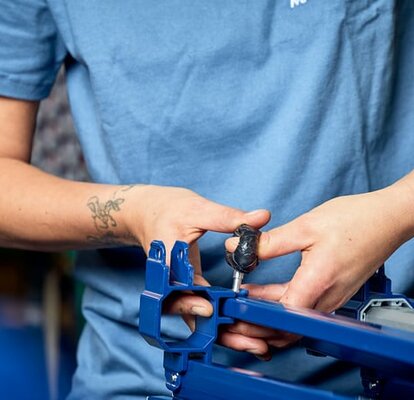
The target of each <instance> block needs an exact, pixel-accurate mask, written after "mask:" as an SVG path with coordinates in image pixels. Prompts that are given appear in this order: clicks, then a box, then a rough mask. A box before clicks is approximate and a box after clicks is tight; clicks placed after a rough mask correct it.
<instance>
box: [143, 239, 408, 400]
mask: <svg viewBox="0 0 414 400" xmlns="http://www.w3.org/2000/svg"><path fill="white" fill-rule="evenodd" d="M165 256H166V254H165V247H164V245H163V243H162V242H159V241H155V242H153V243H152V245H151V250H150V253H149V257H148V261H147V271H146V274H147V275H146V289H145V291H144V293H143V294H142V295H141V316H140V327H139V328H140V332H141V334H142V335H143V336H144V337H145V339H146V340H147V341H148V342H149V343H150V344H152V345H155V346H158V347H160V348H162V349H164V368H165V376H166V384H167V387H168V388H169V389H170V390H171V391H172V392H173V393H174V398H177V399H193V398H194V399H225V398H226V399H228V398H238V399H251V398H252V397H253V396H260V398H264V399H267V398H269V399H270V398H272V399H277V398H283V399H285V398H289V399H303V398H307V399H308V398H309V399H328V398H329V399H344V398H345V397H343V396H339V395H336V394H333V393H330V392H326V391H321V390H317V389H314V388H311V387H305V386H300V385H293V384H289V383H286V382H282V381H279V380H271V379H267V378H265V377H262V376H257V375H255V374H253V375H252V374H251V373H249V374H246V373H242V372H240V371H233V370H229V369H226V368H223V367H221V366H217V365H214V364H212V352H213V344H214V342H215V340H216V338H217V332H218V327H219V326H220V325H222V324H231V323H233V322H234V321H235V320H242V321H246V322H251V323H255V324H258V325H261V326H267V327H270V328H275V329H280V330H284V331H287V332H291V333H295V334H299V335H302V336H304V339H303V344H304V345H305V346H306V347H307V348H309V349H311V350H313V351H317V352H318V353H321V354H323V355H331V356H333V357H336V358H338V359H342V360H347V361H352V362H354V363H356V364H358V365H360V366H361V367H364V368H363V376H362V378H363V382H365V384H366V388H367V395H372V396H376V395H379V394H381V391H384V390H385V389H386V390H388V391H390V390H392V389H390V388H397V390H400V392H401V393H408V392H409V393H411V394H412V393H414V385H413V382H414V334H412V333H409V332H405V331H401V330H397V329H393V328H388V327H384V326H379V325H374V324H367V323H362V322H359V321H357V320H352V319H350V318H345V317H342V316H336V315H330V314H324V313H320V312H318V311H314V310H308V309H302V308H294V307H286V306H284V305H282V304H280V303H272V302H266V301H260V300H254V299H249V298H247V295H248V293H247V291H245V290H244V291H241V292H240V293H234V292H233V291H232V290H229V289H225V288H219V287H204V286H196V285H194V283H193V277H194V272H193V268H192V266H191V264H190V263H189V260H188V245H187V244H186V243H183V242H177V243H176V244H175V246H174V248H173V250H172V253H171V267H170V268H169V267H168V266H167V265H166V262H165V259H166V257H165ZM384 277H385V275H384ZM377 278H378V280H377V283H378V282H380V281H381V279H382V283H383V284H385V286H383V287H382V288H383V289H384V288H385V289H387V288H390V286H389V283H388V282H387V281H384V279H383V277H382V275H381V276H378V277H377ZM384 282H385V283H384ZM387 290H388V289H387ZM387 290H384V292H386V294H387V295H390V293H389V292H390V289H389V290H388V292H387ZM177 291H193V292H197V293H200V295H202V296H204V297H205V298H207V299H209V300H210V302H211V304H212V306H213V315H212V317H210V318H199V317H198V318H197V319H196V329H195V331H194V333H193V334H192V335H191V336H190V337H188V338H187V339H185V340H183V341H179V342H169V341H166V340H165V339H164V338H163V337H162V333H161V316H162V306H163V303H164V301H165V300H166V299H167V298H168V297H169V296H170V295H172V294H173V293H175V292H177ZM361 303H362V302H361ZM247 388H248V389H247ZM266 393H270V394H269V395H266ZM413 398H414V397H413Z"/></svg>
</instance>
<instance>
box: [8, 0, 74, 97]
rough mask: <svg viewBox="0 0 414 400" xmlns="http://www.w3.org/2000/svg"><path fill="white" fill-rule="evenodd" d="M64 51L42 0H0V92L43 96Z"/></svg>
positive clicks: (61, 59)
mask: <svg viewBox="0 0 414 400" xmlns="http://www.w3.org/2000/svg"><path fill="white" fill-rule="evenodd" d="M65 55H66V48H65V45H64V43H63V40H62V38H61V36H60V34H59V32H58V30H57V27H56V24H55V21H54V19H53V17H52V14H51V12H50V10H49V7H48V6H47V4H46V2H45V0H0V95H2V96H7V97H13V98H19V99H25V100H41V99H43V98H45V97H47V96H48V95H49V93H50V90H51V88H52V86H53V83H54V81H55V78H56V74H57V71H58V70H59V67H60V66H61V64H62V62H63V59H64V58H65Z"/></svg>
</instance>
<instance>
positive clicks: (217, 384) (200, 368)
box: [175, 361, 350, 400]
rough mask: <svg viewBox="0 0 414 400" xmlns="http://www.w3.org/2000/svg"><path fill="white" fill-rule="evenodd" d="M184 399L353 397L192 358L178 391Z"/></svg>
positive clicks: (315, 399) (341, 399)
mask: <svg viewBox="0 0 414 400" xmlns="http://www.w3.org/2000/svg"><path fill="white" fill-rule="evenodd" d="M175 396H176V398H177V399H180V400H190V399H191V400H194V399H197V400H211V399H215V400H229V399H237V400H252V399H255V398H258V399H260V400H286V399H289V400H303V399H306V400H321V399H323V400H332V399H335V400H349V399H350V397H346V396H339V395H337V394H334V393H332V392H329V391H326V390H320V389H313V388H310V387H307V386H305V385H299V384H293V383H289V382H284V381H280V380H279V381H275V380H274V379H271V378H266V377H265V376H263V375H261V374H258V373H252V372H251V371H243V370H241V369H231V368H226V367H223V366H220V365H217V364H206V363H203V362H200V361H189V363H188V369H187V371H186V373H185V375H183V377H182V381H181V388H180V390H179V391H178V392H177V393H175Z"/></svg>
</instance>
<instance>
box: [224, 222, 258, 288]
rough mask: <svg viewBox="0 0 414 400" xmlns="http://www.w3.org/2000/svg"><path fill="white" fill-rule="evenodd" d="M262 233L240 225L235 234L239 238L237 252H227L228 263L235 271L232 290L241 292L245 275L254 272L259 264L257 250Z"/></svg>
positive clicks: (245, 225)
mask: <svg viewBox="0 0 414 400" xmlns="http://www.w3.org/2000/svg"><path fill="white" fill-rule="evenodd" d="M260 234H261V232H260V231H259V230H258V229H255V228H253V227H251V226H250V225H247V224H243V225H240V226H239V227H238V228H237V229H236V230H235V231H234V234H233V237H238V238H239V244H238V245H237V247H236V250H235V251H234V252H233V253H231V252H229V251H226V257H225V258H226V262H227V264H229V265H230V267H232V268H233V269H234V272H233V284H232V290H233V291H234V292H236V293H238V292H239V291H240V286H241V284H242V282H243V278H244V275H245V274H248V273H250V272H252V271H253V270H254V269H256V267H257V265H258V264H259V258H258V256H257V248H258V245H259V237H260Z"/></svg>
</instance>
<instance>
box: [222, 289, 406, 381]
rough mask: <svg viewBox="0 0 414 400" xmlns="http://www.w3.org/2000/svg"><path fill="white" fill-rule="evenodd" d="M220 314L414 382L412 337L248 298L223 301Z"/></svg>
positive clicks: (374, 326) (316, 312) (356, 322)
mask: <svg viewBox="0 0 414 400" xmlns="http://www.w3.org/2000/svg"><path fill="white" fill-rule="evenodd" d="M222 312H223V315H225V316H227V317H231V318H235V319H238V320H242V321H246V322H251V323H254V324H257V325H261V326H267V327H269V328H274V329H278V330H282V331H287V332H291V333H294V334H298V335H301V336H306V338H307V339H306V345H307V346H309V347H310V348H311V349H313V350H317V351H320V352H322V353H323V354H326V355H330V356H333V357H336V358H339V359H342V360H347V361H351V362H355V363H357V364H360V365H363V366H366V367H371V368H374V369H377V370H381V371H382V372H385V373H387V374H391V375H393V376H396V375H397V376H400V377H402V378H405V379H409V380H414V362H413V360H414V335H413V333H410V332H405V331H402V330H397V329H394V328H388V327H384V326H379V325H373V324H367V323H361V322H359V321H353V320H350V319H348V318H343V317H339V316H334V315H330V314H324V313H320V312H318V311H315V310H308V309H305V308H299V307H298V308H296V307H288V306H284V305H282V304H280V303H275V302H268V301H263V300H254V299H248V298H241V297H239V298H232V299H226V300H224V302H223V306H222Z"/></svg>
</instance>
